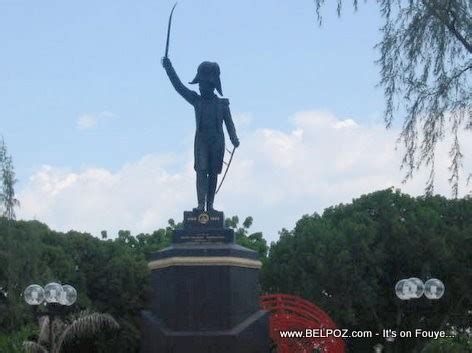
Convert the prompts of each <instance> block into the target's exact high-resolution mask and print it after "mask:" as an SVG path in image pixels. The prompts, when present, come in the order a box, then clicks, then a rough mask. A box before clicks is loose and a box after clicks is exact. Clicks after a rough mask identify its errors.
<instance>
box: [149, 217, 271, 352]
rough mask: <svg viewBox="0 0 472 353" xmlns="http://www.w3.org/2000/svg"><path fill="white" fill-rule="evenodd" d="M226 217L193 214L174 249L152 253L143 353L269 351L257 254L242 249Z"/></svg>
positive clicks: (177, 233) (175, 237) (175, 240)
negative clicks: (226, 222) (149, 300)
mask: <svg viewBox="0 0 472 353" xmlns="http://www.w3.org/2000/svg"><path fill="white" fill-rule="evenodd" d="M223 218H224V217H223V214H222V213H215V214H211V213H210V214H207V213H200V214H198V213H195V212H185V214H184V229H182V230H178V231H175V232H174V235H173V244H172V245H171V246H170V247H168V248H166V249H163V250H161V251H158V252H155V253H153V254H152V256H151V259H150V263H149V268H150V269H151V287H152V301H151V308H150V310H149V311H145V312H143V314H142V340H141V346H142V349H141V353H268V351H269V320H268V314H267V312H265V311H263V310H261V309H260V305H259V295H260V286H259V274H260V267H261V262H260V261H259V259H258V258H259V256H258V254H257V252H255V251H253V250H249V249H247V248H244V247H242V246H240V245H237V244H234V240H233V238H234V235H233V231H232V229H228V228H224V227H223Z"/></svg>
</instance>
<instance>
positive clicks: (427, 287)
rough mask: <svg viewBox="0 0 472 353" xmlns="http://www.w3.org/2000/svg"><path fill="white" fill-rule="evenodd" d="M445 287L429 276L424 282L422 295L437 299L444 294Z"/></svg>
mask: <svg viewBox="0 0 472 353" xmlns="http://www.w3.org/2000/svg"><path fill="white" fill-rule="evenodd" d="M445 289H446V287H445V286H444V283H442V282H441V281H440V280H439V279H437V278H431V279H428V280H427V281H426V283H425V284H424V295H425V296H426V298H428V299H432V300H437V299H440V298H441V297H442V296H443V295H444V291H445Z"/></svg>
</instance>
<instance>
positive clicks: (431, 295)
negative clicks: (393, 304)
mask: <svg viewBox="0 0 472 353" xmlns="http://www.w3.org/2000/svg"><path fill="white" fill-rule="evenodd" d="M444 291H445V286H444V283H442V282H441V281H440V280H439V279H436V278H431V279H428V280H427V281H426V282H425V283H423V281H422V280H420V279H419V278H416V277H411V278H408V279H401V280H399V281H398V282H397V284H396V285H395V294H396V295H397V297H398V299H400V300H410V299H419V298H421V297H422V296H423V294H424V296H425V297H426V298H428V299H430V300H438V299H441V297H442V296H443V295H444Z"/></svg>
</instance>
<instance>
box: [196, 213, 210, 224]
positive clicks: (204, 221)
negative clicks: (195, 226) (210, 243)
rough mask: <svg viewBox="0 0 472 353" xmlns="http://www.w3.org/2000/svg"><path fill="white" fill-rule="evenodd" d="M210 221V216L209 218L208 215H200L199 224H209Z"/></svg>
mask: <svg viewBox="0 0 472 353" xmlns="http://www.w3.org/2000/svg"><path fill="white" fill-rule="evenodd" d="M209 220H210V216H208V213H200V214H199V215H198V223H201V224H207V223H208V221H209Z"/></svg>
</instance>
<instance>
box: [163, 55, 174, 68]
mask: <svg viewBox="0 0 472 353" xmlns="http://www.w3.org/2000/svg"><path fill="white" fill-rule="evenodd" d="M161 62H162V66H163V67H164V69H166V70H168V69H170V68H171V67H172V63H171V62H170V59H169V58H166V57H163V58H162V60H161Z"/></svg>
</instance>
